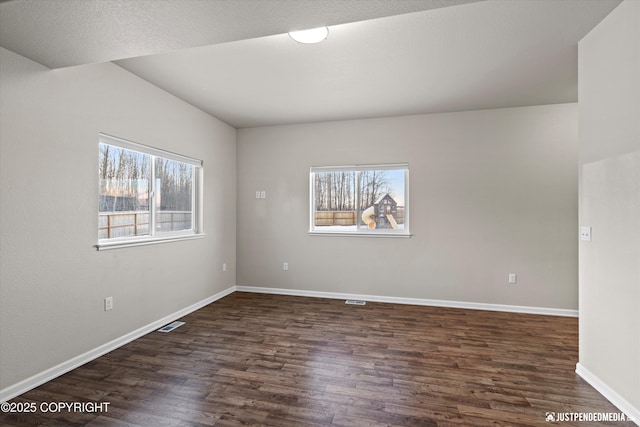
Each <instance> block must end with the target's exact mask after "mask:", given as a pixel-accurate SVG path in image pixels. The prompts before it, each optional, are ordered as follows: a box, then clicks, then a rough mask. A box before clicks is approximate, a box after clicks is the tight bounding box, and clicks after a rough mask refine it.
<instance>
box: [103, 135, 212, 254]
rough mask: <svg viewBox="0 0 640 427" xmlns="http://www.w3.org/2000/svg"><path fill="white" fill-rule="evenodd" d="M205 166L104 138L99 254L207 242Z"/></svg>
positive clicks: (163, 152)
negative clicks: (203, 189)
mask: <svg viewBox="0 0 640 427" xmlns="http://www.w3.org/2000/svg"><path fill="white" fill-rule="evenodd" d="M201 176H202V162H201V161H200V160H196V159H192V158H189V157H185V156H181V155H178V154H175V153H169V152H166V151H163V150H159V149H156V148H152V147H148V146H144V145H141V144H137V143H134V142H131V141H126V140H123V139H120V138H115V137H112V136H108V135H104V134H100V137H99V163H98V245H97V248H98V249H110V248H114V247H122V246H135V245H141V244H150V243H159V242H165V241H170V240H177V239H185V238H194V237H202V226H201V224H200V221H199V220H200V215H199V209H200V206H201V205H202V204H201V200H199V194H200V191H199V189H200V187H201V182H202V179H201Z"/></svg>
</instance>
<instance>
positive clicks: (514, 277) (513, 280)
mask: <svg viewBox="0 0 640 427" xmlns="http://www.w3.org/2000/svg"><path fill="white" fill-rule="evenodd" d="M509 283H511V284H514V283H518V275H517V274H515V273H509Z"/></svg>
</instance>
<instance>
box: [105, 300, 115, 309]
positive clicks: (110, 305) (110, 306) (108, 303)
mask: <svg viewBox="0 0 640 427" xmlns="http://www.w3.org/2000/svg"><path fill="white" fill-rule="evenodd" d="M109 310H113V297H107V298H105V299H104V311H109Z"/></svg>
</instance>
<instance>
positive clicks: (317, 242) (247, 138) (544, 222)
mask: <svg viewBox="0 0 640 427" xmlns="http://www.w3.org/2000/svg"><path fill="white" fill-rule="evenodd" d="M577 127H578V125H577V105H576V104H563V105H550V106H539V107H527V108H513V109H501V110H486V111H471V112H463V113H449V114H432V115H417V116H407V117H396V118H383V119H371V120H358V121H342V122H332V123H319V124H306V125H292V126H274V127H263V128H253V129H241V130H239V131H238V242H237V245H238V246H237V248H238V253H237V256H238V258H237V269H238V276H237V284H238V285H240V286H258V287H267V288H283V289H288V290H304V291H316V292H340V293H352V294H364V295H377V296H387V297H388V296H390V297H401V298H418V299H437V300H451V301H465V302H476V303H486V304H506V305H517V306H529V307H545V308H557V309H569V310H575V309H577V306H578V300H577V299H578V296H577V280H578V279H577V271H578V266H577V256H578V255H577V244H578V243H577V233H576V230H577V209H578V206H577V139H578V138H577ZM393 162H409V165H410V192H411V194H410V204H411V208H410V209H411V232H412V233H413V237H412V238H410V239H399V238H398V239H382V238H362V237H320V236H309V235H307V230H308V226H309V224H308V220H309V167H310V166H324V165H340V164H369V163H393ZM256 190H266V191H267V198H266V199H265V200H256V199H255V191H256ZM284 261H286V262H288V263H289V271H286V272H285V271H282V263H283V262H284ZM508 273H517V274H518V279H519V280H518V284H516V285H508V284H507V274H508Z"/></svg>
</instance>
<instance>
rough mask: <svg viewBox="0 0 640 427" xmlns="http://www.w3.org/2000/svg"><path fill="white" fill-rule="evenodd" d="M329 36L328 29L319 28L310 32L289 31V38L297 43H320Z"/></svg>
mask: <svg viewBox="0 0 640 427" xmlns="http://www.w3.org/2000/svg"><path fill="white" fill-rule="evenodd" d="M328 36H329V28H327V27H319V28H312V29H310V30H302V31H291V32H289V37H291V38H292V39H294V40H295V41H297V42H298V43H304V44H312V43H320V42H321V41H323V40H325V39H326V38H327V37H328Z"/></svg>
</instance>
